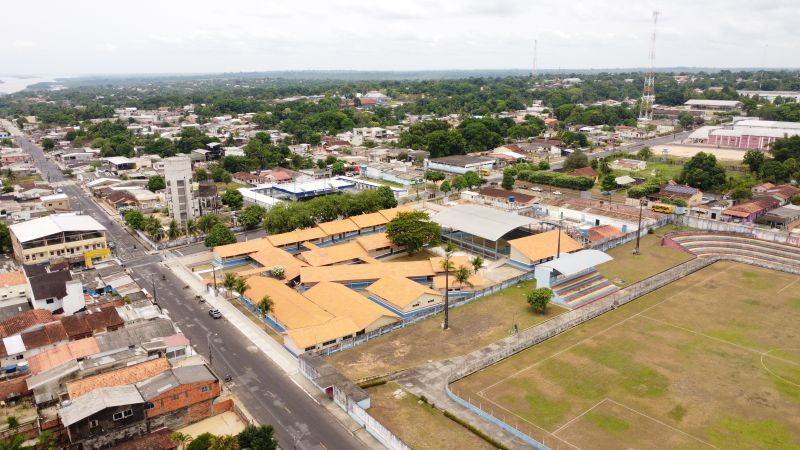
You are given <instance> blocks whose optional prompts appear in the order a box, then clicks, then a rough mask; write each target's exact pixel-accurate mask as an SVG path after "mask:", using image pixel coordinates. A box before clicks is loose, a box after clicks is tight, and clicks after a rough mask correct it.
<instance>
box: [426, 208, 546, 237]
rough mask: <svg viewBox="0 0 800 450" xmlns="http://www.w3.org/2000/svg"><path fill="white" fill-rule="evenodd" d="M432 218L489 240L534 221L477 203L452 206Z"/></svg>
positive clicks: (445, 226)
mask: <svg viewBox="0 0 800 450" xmlns="http://www.w3.org/2000/svg"><path fill="white" fill-rule="evenodd" d="M432 219H433V221H434V222H436V223H438V224H439V225H441V226H442V227H444V228H450V229H453V230H459V231H463V232H465V233H469V234H471V235H474V236H478V237H482V238H484V239H487V240H490V241H496V240H498V239H500V238H501V237H503V235H504V234H506V233H508V232H510V231H513V230H515V229H517V228H519V227H524V226H526V225H531V224H533V223H535V222H536V220H534V219H533V218H531V217H525V216H520V215H517V214H511V213H507V212H504V211H500V210H498V209H494V208H488V207H486V206H478V205H458V206H453V207H451V208H447V209H444V210H442V211H439V212H438V213H436V214H435V215H434V216H433V217H432Z"/></svg>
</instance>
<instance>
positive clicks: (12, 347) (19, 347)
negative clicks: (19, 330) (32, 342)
mask: <svg viewBox="0 0 800 450" xmlns="http://www.w3.org/2000/svg"><path fill="white" fill-rule="evenodd" d="M3 345H5V347H6V354H8V355H16V354H18V353H22V352H24V351H25V343H24V342H22V335H19V334H15V335H14V336H9V337H7V338H3Z"/></svg>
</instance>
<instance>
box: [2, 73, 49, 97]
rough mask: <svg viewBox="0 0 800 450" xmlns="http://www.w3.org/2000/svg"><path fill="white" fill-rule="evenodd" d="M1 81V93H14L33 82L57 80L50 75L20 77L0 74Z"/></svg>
mask: <svg viewBox="0 0 800 450" xmlns="http://www.w3.org/2000/svg"><path fill="white" fill-rule="evenodd" d="M0 81H2V83H0V94H13V93H14V92H19V91H21V90H23V89H25V88H26V87H28V86H30V85H32V84H36V83H45V82H53V81H55V80H53V79H52V78H49V77H30V78H19V77H5V76H0Z"/></svg>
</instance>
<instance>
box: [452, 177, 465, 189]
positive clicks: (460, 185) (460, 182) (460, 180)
mask: <svg viewBox="0 0 800 450" xmlns="http://www.w3.org/2000/svg"><path fill="white" fill-rule="evenodd" d="M453 187H454V188H456V190H457V191H460V190H462V189H466V188H467V187H468V185H467V180H465V179H464V177H463V176H457V177H455V178H453Z"/></svg>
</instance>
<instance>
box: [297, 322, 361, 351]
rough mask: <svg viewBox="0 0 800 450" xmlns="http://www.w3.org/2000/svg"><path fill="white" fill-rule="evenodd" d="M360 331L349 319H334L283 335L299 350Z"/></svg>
mask: <svg viewBox="0 0 800 450" xmlns="http://www.w3.org/2000/svg"><path fill="white" fill-rule="evenodd" d="M359 331H361V329H359V328H358V325H356V324H355V323H353V320H352V319H350V318H349V317H336V318H334V319H331V320H329V321H327V322H324V323H321V324H318V325H312V326H308V327H303V328H292V329H289V330H286V331H285V332H284V333H283V334H284V336H286V337H287V338H289V339H291V340H292V341H293V342H294V343H295V345H296V346H297V347H298V348H300V349H305V348H308V347H312V346H314V345H316V344H319V343H322V342H327V341H332V340H334V339H339V338H341V337H345V336H351V335H353V334H356V333H357V332H359Z"/></svg>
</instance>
